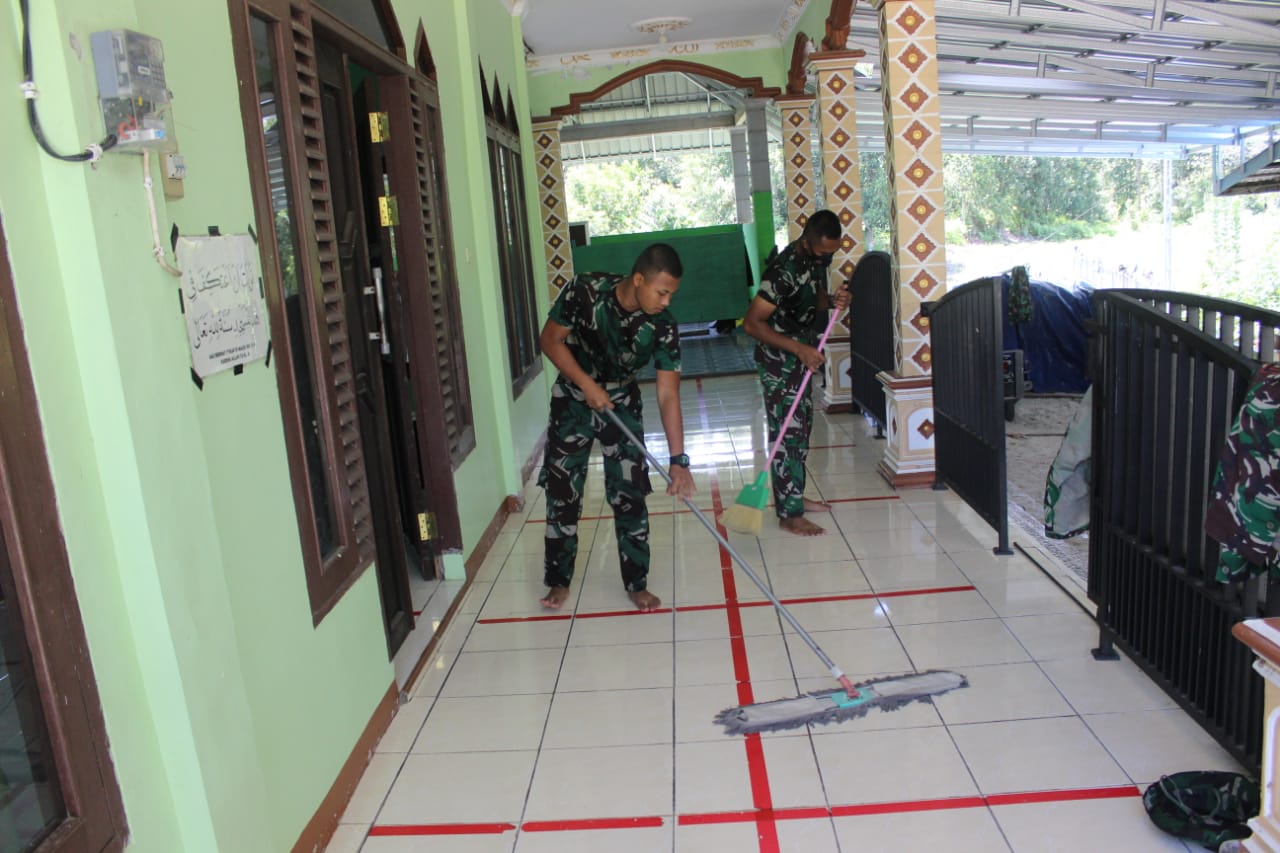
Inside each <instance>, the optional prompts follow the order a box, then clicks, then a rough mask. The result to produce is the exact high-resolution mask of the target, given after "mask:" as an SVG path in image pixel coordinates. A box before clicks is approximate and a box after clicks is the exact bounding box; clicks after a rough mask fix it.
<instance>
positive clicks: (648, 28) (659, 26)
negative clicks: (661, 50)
mask: <svg viewBox="0 0 1280 853" xmlns="http://www.w3.org/2000/svg"><path fill="white" fill-rule="evenodd" d="M692 23H693V19H692V18H645V19H644V20H643V21H636V22H635V23H634V24H632V25H631V28H632V29H634V30H638V31H639V32H642V33H649V34H650V35H653V34H654V33H657V34H658V42H659V43H661V44H666V43H667V33H669V32H672V31H673V30H682V29H684V28H685V27H687V26H689V25H690V24H692Z"/></svg>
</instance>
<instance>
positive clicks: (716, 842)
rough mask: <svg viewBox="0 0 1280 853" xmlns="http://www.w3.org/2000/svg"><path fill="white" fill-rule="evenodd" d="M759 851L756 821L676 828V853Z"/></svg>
mask: <svg viewBox="0 0 1280 853" xmlns="http://www.w3.org/2000/svg"><path fill="white" fill-rule="evenodd" d="M759 849H760V839H759V837H758V836H757V835H756V823H755V821H748V822H742V823H714V824H701V825H694V826H677V827H676V853H712V851H721V850H723V851H726V853H727V852H728V851H730V850H734V851H736V850H747V851H750V850H759ZM793 849H794V848H793ZM802 849H803V848H802ZM788 853H790V850H788Z"/></svg>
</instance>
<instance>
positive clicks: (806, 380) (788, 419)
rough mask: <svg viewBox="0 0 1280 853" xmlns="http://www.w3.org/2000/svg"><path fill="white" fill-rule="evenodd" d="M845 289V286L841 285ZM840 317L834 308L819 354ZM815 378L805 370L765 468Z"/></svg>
mask: <svg viewBox="0 0 1280 853" xmlns="http://www.w3.org/2000/svg"><path fill="white" fill-rule="evenodd" d="M841 286H842V287H843V285H841ZM839 316H840V309H839V308H836V307H834V306H832V308H831V319H830V320H828V321H827V330H826V331H825V332H823V333H822V337H821V338H820V339H819V340H818V352H822V348H823V347H825V346H826V345H827V338H828V337H830V335H831V330H832V329H834V328H835V327H836V318H837V317H839ZM811 376H813V371H812V370H810V369H809V368H807V367H806V368H805V369H804V378H803V379H801V380H800V390H799V391H796V396H795V397H793V398H792V400H791V408H790V409H787V416H786V417H785V418H783V419H782V428H781V429H779V430H778V437H777V438H776V439H774V441H773V449H772V450H770V451H769V457H768V458H767V459H765V460H764V467H765V468H768V467H769V466H770V465H771V464H772V463H773V457H775V456H777V455H778V448H779V447H781V446H782V437H783V436H784V435H786V433H787V427H789V426H791V416H792V415H794V414H795V413H796V407H797V406H799V405H800V398H801V397H803V396H804V389H805V388H807V387H808V386H809V377H811Z"/></svg>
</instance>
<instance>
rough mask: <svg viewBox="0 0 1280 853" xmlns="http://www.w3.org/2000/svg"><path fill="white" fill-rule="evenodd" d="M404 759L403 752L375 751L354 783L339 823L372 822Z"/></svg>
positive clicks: (367, 823)
mask: <svg viewBox="0 0 1280 853" xmlns="http://www.w3.org/2000/svg"><path fill="white" fill-rule="evenodd" d="M404 761H405V755H404V753H390V752H375V753H374V754H373V757H371V758H370V759H369V766H368V767H366V768H365V771H364V774H363V775H362V776H361V777H360V783H359V784H358V785H356V790H355V793H353V794H352V795H351V801H350V802H349V803H347V808H346V811H344V812H343V813H342V818H341V820H340V821H339V823H355V824H361V825H363V826H368V825H369V824H371V823H373V820H374V818H376V817H377V816H378V809H380V808H382V802H383V800H385V799H386V798H387V793H388V792H389V791H390V790H391V786H392V784H394V783H395V781H396V776H397V775H398V774H399V773H400V767H401V765H403V764H404Z"/></svg>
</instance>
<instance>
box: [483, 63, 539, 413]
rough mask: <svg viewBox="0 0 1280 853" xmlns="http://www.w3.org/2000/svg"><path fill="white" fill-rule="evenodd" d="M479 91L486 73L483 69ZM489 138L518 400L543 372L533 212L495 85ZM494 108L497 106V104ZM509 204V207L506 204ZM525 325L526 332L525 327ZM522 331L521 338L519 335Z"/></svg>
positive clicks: (488, 110)
mask: <svg viewBox="0 0 1280 853" xmlns="http://www.w3.org/2000/svg"><path fill="white" fill-rule="evenodd" d="M481 87H482V88H483V87H484V72H483V69H482V70H481ZM484 104H485V135H486V137H487V139H488V149H489V183H490V188H491V191H492V194H493V199H492V200H493V215H494V226H495V228H496V238H497V250H498V269H499V275H500V278H501V281H502V296H503V299H502V303H503V313H504V318H505V320H506V330H507V367H508V370H509V371H510V373H511V393H512V397H513V398H515V397H519V396H520V394H521V393H522V392H523V391H524V389H525V388H527V387H528V386H529V384H530V383H531V382H532V381H533V379H534V378H535V377H536V376H538V375H539V374H540V373H541V372H542V358H541V355H542V349H541V346H540V345H539V342H538V328H539V327H538V321H537V320H538V315H537V311H538V301H537V297H536V292H535V284H534V278H533V256H532V253H531V251H530V242H529V214H528V210H529V208H528V203H527V200H526V197H525V186H524V161H523V159H522V157H521V155H520V137H519V134H518V125H516V127H514V128H513V127H512V125H515V124H516V117H515V116H514V115H507V113H509V112H510V99H508V109H506V110H504V109H503V106H502V100H501V91H500V89H499V86H498V84H497V81H496V80H495V81H494V86H493V97H492V99H490V97H489V92H488V90H487V89H485V92H484ZM493 104H496V107H495V106H493ZM506 200H509V201H510V204H509V205H507V204H504V201H506ZM522 326H523V328H521V327H522ZM522 332H523V333H524V334H523V335H522V334H521V333H522Z"/></svg>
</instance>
